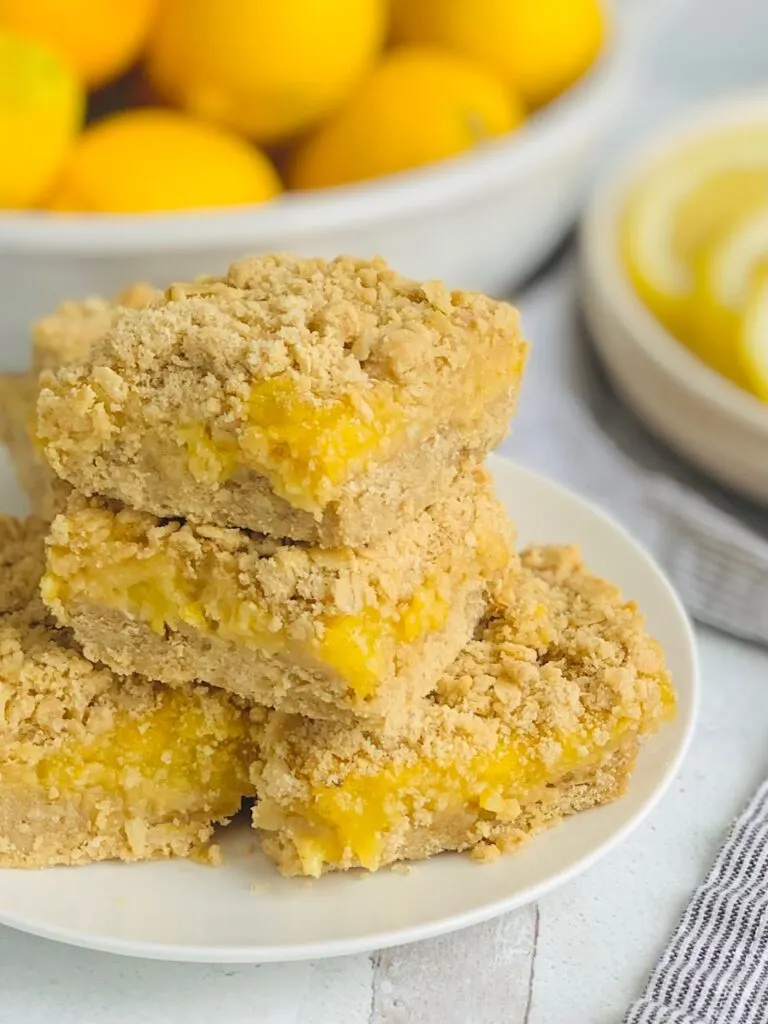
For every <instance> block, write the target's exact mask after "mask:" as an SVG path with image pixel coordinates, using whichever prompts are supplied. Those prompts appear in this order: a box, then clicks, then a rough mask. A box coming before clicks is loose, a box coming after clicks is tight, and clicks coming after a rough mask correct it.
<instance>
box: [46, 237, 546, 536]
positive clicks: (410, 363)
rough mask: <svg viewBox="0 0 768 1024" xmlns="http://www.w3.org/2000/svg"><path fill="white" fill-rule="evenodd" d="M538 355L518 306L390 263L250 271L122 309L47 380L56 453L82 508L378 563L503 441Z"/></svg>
mask: <svg viewBox="0 0 768 1024" xmlns="http://www.w3.org/2000/svg"><path fill="white" fill-rule="evenodd" d="M525 355H526V344H525V342H524V341H523V340H522V339H521V337H520V332H519V325H518V315H517V312H516V311H515V310H514V309H512V307H511V306H508V305H506V304H505V303H501V302H495V301H493V300H491V299H489V298H486V297H485V296H482V295H477V294H473V293H468V292H459V291H453V292H451V291H448V289H447V288H445V287H444V286H443V285H441V284H439V283H436V282H429V283H418V282H416V281H411V280H408V279H406V278H403V277H400V276H399V275H397V274H396V273H395V272H394V271H392V270H391V269H389V267H387V265H386V264H385V263H384V262H383V261H381V260H374V261H372V262H368V261H364V260H353V259H349V258H339V259H336V260H333V261H331V262H327V263H326V262H324V261H323V260H319V259H314V260H304V259H293V258H289V257H279V256H265V257H258V258H252V259H246V260H243V261H241V262H239V263H235V264H233V265H232V266H231V267H230V269H229V272H228V273H227V275H226V276H225V277H222V278H204V279H201V280H199V281H197V282H195V283H192V284H186V285H174V286H172V287H171V288H170V289H169V290H168V291H167V293H166V297H165V300H164V301H155V302H153V303H152V304H151V306H149V307H148V308H146V309H143V310H131V309H123V310H121V311H120V313H119V315H118V316H117V317H116V318H115V320H114V321H113V323H112V326H111V327H110V329H109V330H108V331H107V333H106V335H105V337H104V339H103V340H102V342H101V343H100V344H98V345H97V346H95V347H94V348H92V349H91V351H90V355H89V357H88V358H86V359H85V360H84V361H83V362H82V363H80V364H78V365H75V366H69V367H64V368H62V369H60V370H59V371H58V372H57V373H55V374H48V375H47V376H45V377H44V381H43V383H44V387H43V389H42V392H41V395H40V400H39V404H38V412H39V422H38V431H39V438H40V442H41V444H42V445H43V446H44V449H45V452H46V454H47V457H48V459H49V461H50V463H51V465H52V466H53V468H54V469H55V470H56V472H57V473H58V474H59V475H60V476H62V477H63V478H64V479H65V480H68V481H69V482H70V483H71V484H72V485H74V486H75V487H76V488H77V489H78V490H79V491H81V492H82V493H85V494H88V495H92V494H101V495H104V496H106V497H109V498H112V499H116V500H119V501H122V502H123V503H124V504H126V505H128V506H131V507H133V508H137V509H141V510H143V511H148V512H152V513H153V514H155V515H159V516H170V517H176V518H179V517H180V518H186V519H188V520H190V521H193V522H202V523H210V524H214V525H217V526H234V527H242V528H246V529H250V530H254V531H256V532H259V533H264V534H268V535H271V536H278V537H286V538H289V539H292V540H298V541H305V542H307V543H311V544H315V545H320V546H323V547H337V546H342V545H345V546H353V547H358V546H361V545H364V544H368V543H369V542H370V541H371V540H373V539H374V538H376V537H377V536H381V535H383V534H384V533H386V532H388V531H390V530H393V529H395V528H397V526H398V525H399V524H400V523H401V522H402V521H403V520H404V519H407V518H410V517H412V516H413V515H415V514H417V513H418V512H419V511H421V510H422V509H423V508H426V507H427V506H428V505H431V504H432V503H433V502H434V501H435V500H437V498H438V496H439V495H440V494H441V492H442V491H443V490H444V489H445V488H446V487H447V486H449V485H450V483H451V482H452V481H453V480H454V479H455V478H456V476H457V475H458V473H459V472H460V471H461V470H462V468H463V467H464V466H465V465H467V464H476V463H477V462H479V461H480V460H481V458H482V456H483V455H484V454H485V453H486V452H487V451H489V450H490V449H491V448H492V447H494V445H495V444H496V443H497V442H498V441H499V440H500V439H501V438H502V436H503V435H504V433H505V432H506V430H507V425H508V421H509V418H510V416H511V414H512V411H513V408H514V404H515V400H516V396H517V391H518V386H519V383H520V379H521V376H522V372H523V366H524V362H525Z"/></svg>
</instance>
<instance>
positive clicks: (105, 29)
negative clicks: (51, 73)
mask: <svg viewBox="0 0 768 1024" xmlns="http://www.w3.org/2000/svg"><path fill="white" fill-rule="evenodd" d="M156 6H157V0H0V28H7V29H9V30H11V31H14V32H18V33H19V34H20V35H24V36H28V37H29V38H31V39H37V40H38V41H39V42H41V43H43V44H45V45H46V46H47V47H49V48H50V49H51V50H53V51H54V52H55V53H58V54H59V56H60V57H62V58H63V59H64V60H66V61H67V63H68V64H70V66H71V67H72V69H73V71H74V72H75V74H77V75H78V76H79V77H80V78H81V79H82V80H83V81H84V82H85V84H86V85H88V86H90V87H94V86H97V85H101V84H102V83H103V82H105V81H107V80H108V79H110V78H115V77H116V76H117V75H119V74H121V73H122V72H123V71H125V70H126V69H127V68H128V67H129V66H130V65H131V64H132V63H133V62H134V61H135V60H136V58H137V57H138V54H139V51H140V49H141V47H142V45H143V43H144V40H145V38H146V35H147V30H148V28H149V25H150V23H151V21H152V18H153V16H154V13H155V8H156Z"/></svg>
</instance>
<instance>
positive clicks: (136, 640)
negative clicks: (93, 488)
mask: <svg viewBox="0 0 768 1024" xmlns="http://www.w3.org/2000/svg"><path fill="white" fill-rule="evenodd" d="M513 541H514V538H513V530H512V527H511V525H510V523H509V521H508V519H507V516H506V513H505V511H504V508H503V506H502V505H501V504H500V503H499V501H498V500H497V499H496V497H495V496H494V494H493V489H492V483H491V480H490V477H489V475H488V474H487V473H486V472H485V470H481V469H476V470H474V471H473V472H472V473H469V474H466V475H465V476H463V477H461V478H460V479H459V480H458V481H457V482H456V483H455V484H454V485H453V487H451V488H450V489H449V490H448V491H446V492H445V494H444V495H443V496H442V498H441V499H440V501H438V502H436V503H435V504H434V505H432V506H430V507H429V508H428V509H425V510H424V511H423V512H421V513H419V514H418V515H417V516H416V517H415V518H413V519H412V520H411V521H409V522H405V523H403V524H402V526H401V528H400V529H399V530H398V531H397V532H395V533H393V534H388V535H387V536H385V537H383V538H381V539H380V540H379V541H377V542H376V543H375V544H371V545H370V546H369V547H367V548H360V549H356V550H354V549H350V548H337V549H327V548H313V547H308V546H306V545H300V544H295V543H291V542H286V541H280V540H277V539H275V538H267V537H263V536H262V535H256V534H251V533H249V532H247V531H244V530H233V529H231V528H224V527H215V526H197V525H194V524H191V523H184V522H181V521H179V520H160V519H157V518H156V517H154V516H152V515H150V514H149V513H146V512H135V511H133V510H132V509H126V508H124V507H122V506H116V505H115V504H110V503H109V502H107V501H105V500H103V499H97V498H90V499H89V498H85V497H83V496H81V495H75V496H73V498H72V499H71V501H70V503H69V505H68V507H67V511H66V512H65V514H63V515H61V516H59V517H58V518H57V519H56V520H55V521H54V523H53V525H52V529H51V534H50V537H49V539H48V568H47V572H46V575H45V577H44V579H43V584H42V593H43V597H44V600H45V601H46V603H47V604H48V606H49V607H50V608H51V610H52V612H53V613H54V615H55V616H56V617H57V619H58V620H59V621H60V622H61V623H62V624H64V625H69V626H71V627H72V628H73V630H74V632H75V635H76V636H77V638H78V640H79V641H80V642H81V643H82V644H83V647H84V649H85V652H86V654H87V655H88V657H90V658H93V659H94V660H100V661H103V662H105V663H106V664H108V665H110V666H111V667H112V668H113V669H114V670H115V671H117V672H139V673H140V674H142V675H146V676H149V677H150V678H153V679H160V680H162V681H164V682H168V683H173V684H184V683H187V682H191V681H193V680H195V679H202V680H204V681H205V682H208V683H212V684H214V685H216V686H222V687H224V688H225V689H230V690H232V691H233V692H235V693H239V694H241V695H242V696H244V697H246V698H248V699H251V700H253V701H256V702H259V703H263V704H266V705H268V706H270V707H282V708H284V709H288V710H292V711H297V712H299V713H302V714H308V715H313V716H319V717H332V718H338V717H340V716H346V717H348V716H349V714H350V713H351V714H355V715H363V716H368V717H370V718H381V717H383V716H384V717H385V716H387V715H389V713H390V711H392V710H393V707H394V706H396V707H398V708H399V707H400V706H401V705H402V706H403V708H404V707H405V705H406V704H407V703H408V702H409V701H410V700H411V699H413V697H414V696H416V695H422V694H424V693H426V692H427V691H428V690H429V689H430V687H431V686H432V684H433V683H434V682H435V681H436V680H437V679H438V678H439V676H440V673H441V672H442V671H443V670H444V669H445V668H446V666H447V665H448V664H450V662H451V661H452V660H453V658H454V657H455V656H456V655H457V654H458V652H459V650H460V649H461V647H462V646H463V645H464V644H465V643H466V642H467V640H468V639H469V638H470V637H471V635H472V632H473V630H474V628H475V626H476V624H477V622H478V621H479V619H480V617H481V615H482V614H483V610H484V607H485V603H486V600H487V597H488V594H489V593H490V592H491V591H492V590H493V588H494V587H495V586H497V585H498V584H499V581H500V580H501V578H502V577H503V575H504V574H505V573H506V572H507V571H508V570H509V566H510V563H511V562H512V561H513V559H514V558H515V557H516V556H515V555H514V552H513V548H514V543H513Z"/></svg>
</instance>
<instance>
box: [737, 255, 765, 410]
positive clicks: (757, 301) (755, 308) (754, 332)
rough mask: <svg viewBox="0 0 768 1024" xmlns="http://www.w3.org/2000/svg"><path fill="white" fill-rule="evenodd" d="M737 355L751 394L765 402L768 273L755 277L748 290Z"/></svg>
mask: <svg viewBox="0 0 768 1024" xmlns="http://www.w3.org/2000/svg"><path fill="white" fill-rule="evenodd" d="M739 352H740V355H741V361H742V364H743V366H744V369H745V371H746V374H747V378H748V380H749V383H750V387H751V389H752V391H754V393H755V394H756V395H757V396H758V398H762V400H763V401H764V402H768V273H761V274H758V276H757V277H756V279H755V281H754V283H753V285H752V288H751V289H750V295H749V299H748V302H747V306H746V309H745V312H744V318H743V321H742V328H741V332H740V335H739Z"/></svg>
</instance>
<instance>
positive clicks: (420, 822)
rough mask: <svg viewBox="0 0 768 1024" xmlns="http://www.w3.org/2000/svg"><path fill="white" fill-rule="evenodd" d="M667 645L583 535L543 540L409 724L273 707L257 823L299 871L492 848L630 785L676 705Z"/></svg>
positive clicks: (280, 861) (278, 858) (257, 776)
mask: <svg viewBox="0 0 768 1024" xmlns="http://www.w3.org/2000/svg"><path fill="white" fill-rule="evenodd" d="M674 706H675V697H674V693H673V689H672V685H671V682H670V678H669V676H668V674H667V671H666V670H665V667H664V659H663V654H662V651H661V650H660V648H659V645H658V644H657V643H656V642H655V641H654V640H652V639H650V638H649V637H648V636H647V635H646V633H645V631H644V628H643V619H642V617H641V616H640V615H639V613H638V611H637V609H636V608H635V606H634V604H633V603H631V602H629V603H627V602H624V601H623V600H622V598H621V595H620V594H619V592H618V591H617V590H616V588H615V587H613V586H612V585H611V584H609V583H607V582H605V581H604V580H601V579H598V578H596V577H595V576H593V575H591V574H590V573H589V572H588V571H587V570H586V569H585V568H584V566H583V564H582V562H581V558H580V555H579V552H578V550H577V549H575V548H571V547H566V548H551V547H545V548H533V549H530V550H529V551H527V552H525V553H524V554H523V557H522V566H521V569H520V571H519V573H517V574H516V575H515V574H513V576H512V579H511V583H510V585H509V586H508V587H507V588H506V592H505V594H504V596H503V598H502V599H500V600H499V601H498V602H497V605H496V607H495V608H494V609H493V610H492V612H491V614H490V615H489V616H488V617H487V618H486V619H485V620H484V621H483V623H482V624H481V625H480V627H479V628H478V630H477V633H476V635H475V637H474V639H473V640H472V641H471V642H470V643H469V644H468V645H467V646H466V647H465V648H464V650H463V651H462V652H461V654H460V655H459V657H458V658H457V659H456V661H455V662H454V663H453V664H452V665H451V666H450V668H449V669H448V671H447V672H446V673H445V674H444V675H443V677H442V678H441V680H440V681H439V683H438V685H437V687H436V689H435V691H434V693H433V694H432V695H430V696H429V697H428V698H426V700H425V701H424V702H423V707H422V711H421V714H419V715H417V714H413V715H412V716H411V718H410V719H409V722H408V724H407V726H406V728H405V729H404V730H403V731H402V732H400V733H399V734H398V733H387V734H382V733H377V732H375V731H372V730H369V729H367V728H365V727H364V726H359V727H356V728H352V729H350V728H342V727H340V726H339V725H338V724H336V723H330V722H319V721H315V722H312V721H309V720H307V719H303V718H300V717H298V716H295V715H286V714H283V713H279V712H277V713H273V714H272V715H270V717H269V720H268V722H267V725H266V730H265V733H264V735H263V737H262V741H261V757H260V760H259V761H257V762H256V763H255V767H254V782H255V785H256V789H257V792H258V795H259V802H258V804H257V805H256V806H255V808H254V824H255V825H256V826H257V827H258V828H259V829H260V830H261V834H262V844H263V847H264V849H265V850H266V852H267V853H268V854H269V856H271V857H272V858H273V859H274V861H275V862H276V864H277V866H278V867H279V869H280V870H281V871H282V872H283V873H284V874H286V875H312V876H317V875H320V874H322V873H323V872H325V871H333V870H339V869H341V870H343V869H347V868H352V867H358V866H362V867H364V868H368V869H369V870H371V871H374V870H376V869H377V868H379V867H381V866H382V865H385V864H390V863H392V862H394V861H399V860H413V859H418V858H422V857H428V856H430V855H432V854H435V853H439V852H440V851H443V850H466V849H471V850H472V851H473V852H474V854H475V855H476V856H479V857H484V858H491V857H494V856H496V855H498V854H499V853H500V852H504V851H507V850H510V849H512V848H514V847H515V846H517V845H518V844H519V843H520V842H521V841H522V840H524V839H525V838H526V837H528V836H530V835H532V834H533V833H535V832H537V831H539V830H540V829H542V828H544V827H545V826H547V825H550V824H552V823H553V822H555V821H557V820H558V819H560V818H562V817H563V816H564V815H567V814H571V813H574V812H576V811H580V810H584V809H586V808H588V807H593V806H595V805H598V804H601V803H604V802H606V801H609V800H613V799H614V798H615V797H618V796H619V795H620V794H621V793H622V792H623V790H624V787H625V785H626V782H627V779H628V777H629V775H630V772H631V770H632V767H633V763H634V760H635V755H636V752H637V749H638V745H639V742H640V740H641V738H642V737H643V736H644V735H645V734H646V733H648V732H650V731H652V730H653V729H655V728H656V727H657V726H658V725H659V724H660V723H661V722H662V721H664V720H665V719H667V718H669V717H671V716H672V714H673V713H674Z"/></svg>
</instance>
